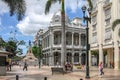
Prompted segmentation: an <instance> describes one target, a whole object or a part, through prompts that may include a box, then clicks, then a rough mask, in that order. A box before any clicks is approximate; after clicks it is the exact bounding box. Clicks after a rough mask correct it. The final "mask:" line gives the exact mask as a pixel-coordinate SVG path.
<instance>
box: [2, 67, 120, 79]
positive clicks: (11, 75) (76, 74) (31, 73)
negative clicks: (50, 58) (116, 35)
mask: <svg viewBox="0 0 120 80" xmlns="http://www.w3.org/2000/svg"><path fill="white" fill-rule="evenodd" d="M104 72H105V74H104V75H103V76H99V70H98V68H97V67H91V68H90V77H91V78H90V79H85V70H81V69H76V68H74V70H73V72H68V73H66V74H64V75H63V74H60V73H55V74H53V75H52V72H51V67H48V66H43V67H42V68H41V69H39V68H38V66H36V67H28V71H23V67H19V66H14V67H12V71H8V72H7V74H6V76H0V80H16V75H19V80H44V77H47V80H80V78H82V79H83V80H120V71H119V70H117V71H115V70H113V69H108V68H107V69H104Z"/></svg>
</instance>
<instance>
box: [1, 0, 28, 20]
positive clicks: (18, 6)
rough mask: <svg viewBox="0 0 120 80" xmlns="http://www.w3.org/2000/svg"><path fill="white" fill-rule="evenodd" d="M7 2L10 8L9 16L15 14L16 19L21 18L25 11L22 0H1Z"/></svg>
mask: <svg viewBox="0 0 120 80" xmlns="http://www.w3.org/2000/svg"><path fill="white" fill-rule="evenodd" d="M2 1H4V2H5V3H7V4H8V6H9V8H10V16H13V15H14V14H16V15H17V18H18V20H22V18H23V17H24V15H25V11H26V6H25V5H26V4H25V1H24V0H2Z"/></svg>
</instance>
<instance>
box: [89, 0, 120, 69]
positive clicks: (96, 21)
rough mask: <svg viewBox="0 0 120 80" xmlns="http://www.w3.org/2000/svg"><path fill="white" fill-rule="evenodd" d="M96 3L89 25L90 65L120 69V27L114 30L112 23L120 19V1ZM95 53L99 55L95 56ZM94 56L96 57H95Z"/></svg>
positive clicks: (105, 0) (101, 0) (100, 1)
mask: <svg viewBox="0 0 120 80" xmlns="http://www.w3.org/2000/svg"><path fill="white" fill-rule="evenodd" d="M92 1H93V2H94V5H93V11H92V14H91V16H92V17H91V18H92V23H91V25H90V24H89V28H90V29H89V39H90V45H91V49H90V56H89V59H90V60H89V61H90V62H89V63H90V65H91V64H95V63H96V64H98V63H99V62H104V65H105V66H106V67H111V65H112V67H113V68H114V69H115V70H117V69H120V37H119V36H118V31H119V30H120V25H118V26H116V28H115V30H114V31H113V30H112V22H113V21H114V20H116V19H120V0H92ZM94 53H97V55H95V54H94ZM93 54H94V55H93Z"/></svg>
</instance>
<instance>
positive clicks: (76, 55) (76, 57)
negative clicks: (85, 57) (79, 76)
mask: <svg viewBox="0 0 120 80" xmlns="http://www.w3.org/2000/svg"><path fill="white" fill-rule="evenodd" d="M74 63H75V64H76V63H79V53H75V54H74Z"/></svg>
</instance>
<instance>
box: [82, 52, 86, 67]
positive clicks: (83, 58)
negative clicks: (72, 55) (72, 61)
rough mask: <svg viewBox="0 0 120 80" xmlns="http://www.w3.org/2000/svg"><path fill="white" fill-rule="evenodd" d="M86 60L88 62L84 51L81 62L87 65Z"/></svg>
mask: <svg viewBox="0 0 120 80" xmlns="http://www.w3.org/2000/svg"><path fill="white" fill-rule="evenodd" d="M85 62H86V54H85V53H82V54H81V64H82V65H85Z"/></svg>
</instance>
